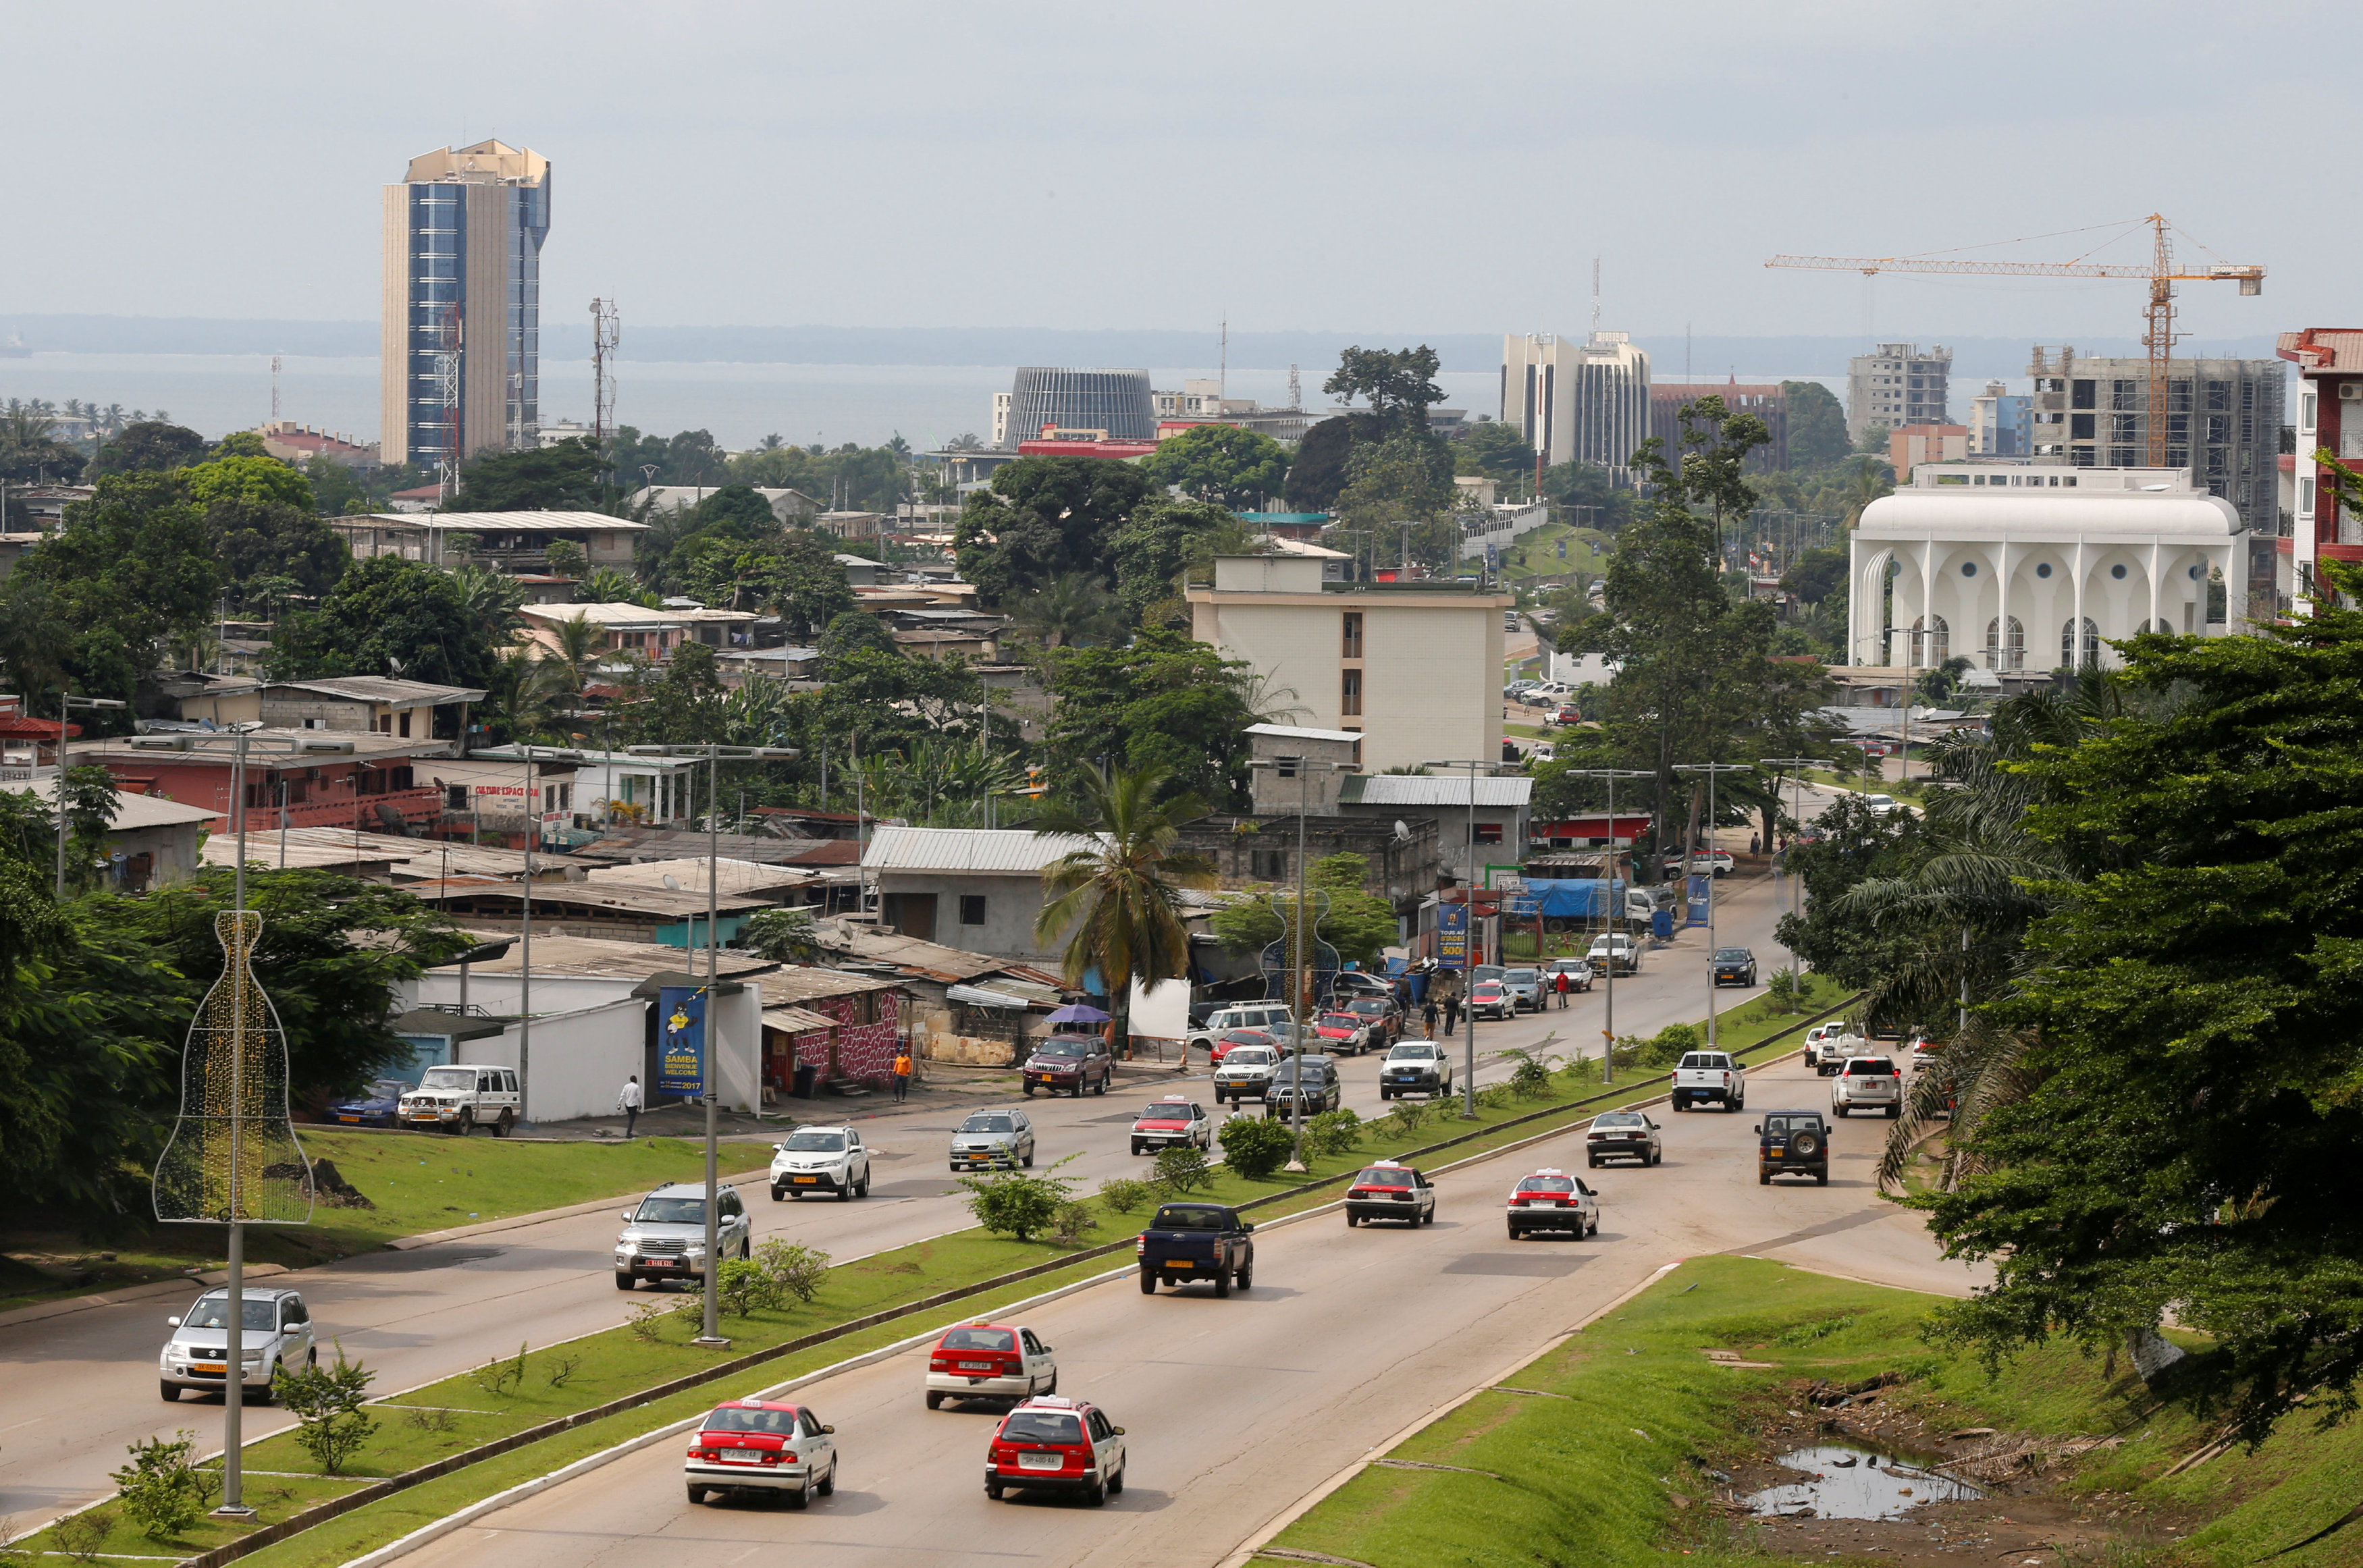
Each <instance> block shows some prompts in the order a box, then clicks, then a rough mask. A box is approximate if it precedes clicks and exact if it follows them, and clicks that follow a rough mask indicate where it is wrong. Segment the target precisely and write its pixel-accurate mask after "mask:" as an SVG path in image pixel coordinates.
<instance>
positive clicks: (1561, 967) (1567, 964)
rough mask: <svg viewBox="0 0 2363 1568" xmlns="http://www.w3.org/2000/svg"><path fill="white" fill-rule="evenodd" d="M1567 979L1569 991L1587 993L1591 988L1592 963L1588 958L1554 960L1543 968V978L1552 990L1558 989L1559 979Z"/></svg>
mask: <svg viewBox="0 0 2363 1568" xmlns="http://www.w3.org/2000/svg"><path fill="white" fill-rule="evenodd" d="M1561 975H1565V976H1566V977H1567V983H1568V986H1569V988H1570V989H1572V990H1579V991H1588V990H1590V989H1591V988H1592V961H1591V960H1590V959H1588V958H1554V959H1552V960H1551V961H1550V962H1549V963H1548V964H1546V965H1544V966H1543V978H1544V979H1545V980H1546V981H1548V982H1549V983H1550V985H1551V987H1552V988H1554V989H1556V988H1558V985H1559V977H1560V976H1561Z"/></svg>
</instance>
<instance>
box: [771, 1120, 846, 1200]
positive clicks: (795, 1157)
mask: <svg viewBox="0 0 2363 1568" xmlns="http://www.w3.org/2000/svg"><path fill="white" fill-rule="evenodd" d="M807 1192H815V1193H817V1192H833V1193H835V1194H837V1198H838V1202H840V1203H842V1202H844V1201H845V1200H846V1199H848V1198H867V1197H869V1196H870V1151H869V1150H868V1149H867V1148H865V1147H863V1145H862V1142H861V1134H860V1133H859V1132H855V1131H854V1130H853V1129H852V1128H850V1127H799V1128H797V1129H796V1130H795V1131H794V1132H791V1133H789V1134H788V1135H787V1138H786V1139H785V1140H784V1141H783V1142H781V1143H774V1144H772V1145H771V1201H772V1202H774V1203H780V1202H784V1201H785V1200H786V1198H787V1197H788V1195H789V1194H790V1193H793V1194H794V1195H795V1196H796V1197H798V1198H802V1197H803V1196H804V1194H805V1193H807Z"/></svg>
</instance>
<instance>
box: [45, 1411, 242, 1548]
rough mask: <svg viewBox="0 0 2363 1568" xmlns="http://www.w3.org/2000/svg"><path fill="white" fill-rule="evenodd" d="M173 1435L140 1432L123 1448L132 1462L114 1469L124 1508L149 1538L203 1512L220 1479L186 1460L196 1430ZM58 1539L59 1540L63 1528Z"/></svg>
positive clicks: (175, 1530)
mask: <svg viewBox="0 0 2363 1568" xmlns="http://www.w3.org/2000/svg"><path fill="white" fill-rule="evenodd" d="M173 1438H174V1441H172V1442H166V1441H164V1440H163V1439H162V1438H143V1439H142V1440H140V1441H138V1442H135V1443H132V1444H131V1445H129V1448H128V1451H127V1452H129V1453H130V1455H131V1463H128V1464H127V1465H125V1466H124V1467H123V1468H122V1469H120V1470H118V1471H116V1472H115V1474H114V1481H115V1484H116V1486H117V1487H119V1488H121V1491H122V1505H123V1511H124V1512H125V1513H127V1514H129V1515H130V1516H131V1522H132V1523H133V1524H136V1525H138V1526H139V1532H140V1533H141V1534H142V1535H145V1536H146V1537H147V1538H148V1539H149V1540H159V1541H162V1540H172V1539H173V1538H174V1537H175V1536H177V1535H179V1534H180V1533H181V1532H182V1531H183V1530H184V1529H188V1528H190V1527H191V1526H192V1525H194V1524H195V1523H196V1522H197V1521H198V1520H199V1519H201V1518H205V1508H206V1507H207V1505H208V1504H209V1503H210V1502H211V1500H212V1496H213V1489H214V1487H215V1486H216V1485H218V1484H219V1483H220V1479H221V1478H220V1476H219V1475H217V1474H216V1475H209V1474H206V1473H205V1472H204V1471H201V1470H199V1469H197V1468H196V1467H195V1466H194V1465H193V1464H191V1463H189V1456H190V1455H191V1454H192V1453H194V1452H196V1446H197V1434H196V1433H195V1432H194V1431H191V1430H188V1429H186V1428H183V1429H182V1430H180V1431H178V1432H175V1433H174V1434H173ZM59 1539H60V1542H61V1544H62V1543H63V1540H64V1537H63V1535H62V1532H61V1534H60V1538H59ZM99 1540H105V1536H103V1535H102V1536H101V1537H99ZM91 1544H93V1545H96V1544H97V1542H96V1541H94V1542H92V1543H91ZM77 1555H79V1554H77Z"/></svg>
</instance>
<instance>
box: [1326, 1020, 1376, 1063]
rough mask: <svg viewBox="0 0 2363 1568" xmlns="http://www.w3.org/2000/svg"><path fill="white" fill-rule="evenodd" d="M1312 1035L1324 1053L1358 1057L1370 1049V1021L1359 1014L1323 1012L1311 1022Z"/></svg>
mask: <svg viewBox="0 0 2363 1568" xmlns="http://www.w3.org/2000/svg"><path fill="white" fill-rule="evenodd" d="M1313 1033H1314V1036H1315V1038H1316V1039H1318V1040H1319V1041H1320V1042H1321V1049H1323V1050H1324V1051H1336V1052H1339V1053H1341V1054H1345V1055H1355V1056H1359V1055H1361V1054H1362V1053H1363V1052H1365V1051H1367V1050H1369V1049H1370V1021H1369V1020H1367V1019H1365V1018H1363V1017H1362V1016H1361V1015H1359V1013H1351V1012H1325V1013H1323V1014H1321V1015H1320V1016H1319V1017H1317V1018H1315V1020H1314V1021H1313Z"/></svg>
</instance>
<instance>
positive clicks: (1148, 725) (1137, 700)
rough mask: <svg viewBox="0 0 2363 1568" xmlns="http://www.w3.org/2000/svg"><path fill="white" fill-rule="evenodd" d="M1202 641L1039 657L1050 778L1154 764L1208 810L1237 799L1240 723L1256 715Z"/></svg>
mask: <svg viewBox="0 0 2363 1568" xmlns="http://www.w3.org/2000/svg"><path fill="white" fill-rule="evenodd" d="M1245 668H1246V667H1245V666H1244V665H1240V664H1237V663H1226V661H1225V660H1224V658H1223V657H1222V655H1220V654H1219V653H1217V652H1215V649H1213V648H1211V647H1208V646H1206V645H1205V644H1204V643H1199V642H1193V641H1192V640H1191V639H1190V638H1188V637H1186V636H1184V635H1182V634H1180V633H1178V632H1170V631H1162V630H1156V629H1151V630H1148V631H1144V632H1143V633H1142V634H1141V635H1140V636H1139V637H1138V638H1137V640H1136V641H1134V642H1133V643H1132V644H1131V645H1130V646H1126V647H1121V648H1112V647H1095V648H1062V649H1059V650H1058V651H1056V652H1054V653H1052V654H1050V655H1049V656H1048V676H1047V683H1048V686H1049V689H1050V692H1051V695H1052V697H1053V698H1054V699H1055V700H1056V701H1055V706H1054V709H1053V712H1052V714H1051V719H1050V726H1049V753H1050V757H1051V761H1052V766H1053V767H1054V769H1055V770H1056V772H1057V773H1058V775H1059V777H1060V778H1068V777H1071V775H1072V774H1074V773H1075V772H1076V771H1077V770H1079V769H1082V768H1085V767H1098V766H1102V765H1103V764H1102V759H1106V760H1105V763H1104V766H1107V767H1118V766H1122V767H1132V768H1154V769H1157V770H1158V771H1159V772H1161V773H1162V774H1164V776H1165V788H1167V789H1168V790H1173V791H1176V792H1182V791H1186V792H1188V793H1190V794H1193V795H1196V796H1198V797H1199V798H1200V799H1202V800H1204V801H1210V802H1212V803H1214V804H1215V805H1216V806H1217V807H1218V808H1228V807H1230V806H1233V805H1236V804H1238V803H1241V802H1243V801H1244V800H1245V797H1246V789H1245V786H1246V778H1247V736H1246V734H1245V733H1244V732H1245V731H1246V729H1247V726H1248V725H1249V724H1251V723H1255V722H1256V721H1257V718H1258V717H1259V715H1258V714H1257V713H1256V712H1254V711H1253V709H1252V708H1251V707H1250V705H1249V704H1248V700H1247V696H1246V694H1245V691H1244V689H1243V686H1242V683H1241V680H1240V676H1241V673H1242V672H1243V671H1244V670H1245Z"/></svg>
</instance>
